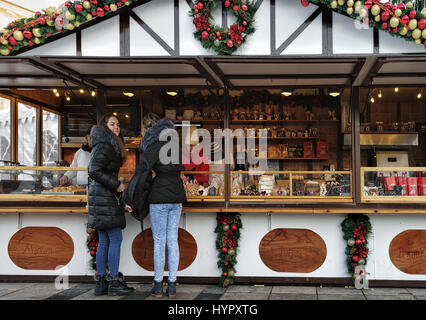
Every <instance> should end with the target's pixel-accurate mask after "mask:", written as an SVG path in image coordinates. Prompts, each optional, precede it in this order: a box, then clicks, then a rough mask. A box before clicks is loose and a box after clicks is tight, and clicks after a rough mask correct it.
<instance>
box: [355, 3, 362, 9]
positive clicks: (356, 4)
mask: <svg viewBox="0 0 426 320" xmlns="http://www.w3.org/2000/svg"><path fill="white" fill-rule="evenodd" d="M361 8H362V2H361V1H359V0H358V1H357V2H355V12H359V10H361Z"/></svg>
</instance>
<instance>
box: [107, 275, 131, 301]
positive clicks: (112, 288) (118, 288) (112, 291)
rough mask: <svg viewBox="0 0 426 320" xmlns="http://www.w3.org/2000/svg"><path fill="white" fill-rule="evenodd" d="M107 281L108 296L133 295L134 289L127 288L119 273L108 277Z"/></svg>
mask: <svg viewBox="0 0 426 320" xmlns="http://www.w3.org/2000/svg"><path fill="white" fill-rule="evenodd" d="M107 280H108V295H109V296H126V295H129V294H131V293H133V291H134V290H135V289H134V288H131V287H128V286H127V284H126V282H125V281H124V276H123V274H122V273H121V272H119V273H118V275H116V276H111V275H108V277H107Z"/></svg>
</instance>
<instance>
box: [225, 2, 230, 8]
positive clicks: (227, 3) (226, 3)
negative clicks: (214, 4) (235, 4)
mask: <svg viewBox="0 0 426 320" xmlns="http://www.w3.org/2000/svg"><path fill="white" fill-rule="evenodd" d="M230 5H231V2H230V1H228V0H226V1H225V8H229V6H230Z"/></svg>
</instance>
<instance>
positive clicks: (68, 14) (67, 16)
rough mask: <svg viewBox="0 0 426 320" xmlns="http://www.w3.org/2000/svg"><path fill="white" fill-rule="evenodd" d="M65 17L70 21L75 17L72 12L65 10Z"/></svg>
mask: <svg viewBox="0 0 426 320" xmlns="http://www.w3.org/2000/svg"><path fill="white" fill-rule="evenodd" d="M65 18H67V19H68V21H72V20H74V19H75V14H72V13H71V12H69V11H67V12H65Z"/></svg>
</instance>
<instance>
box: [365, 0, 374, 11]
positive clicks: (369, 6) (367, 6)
mask: <svg viewBox="0 0 426 320" xmlns="http://www.w3.org/2000/svg"><path fill="white" fill-rule="evenodd" d="M372 5H373V2H372V1H371V0H367V1H365V2H364V6H365V7H366V8H367V9H368V10H370V8H371V6H372Z"/></svg>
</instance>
